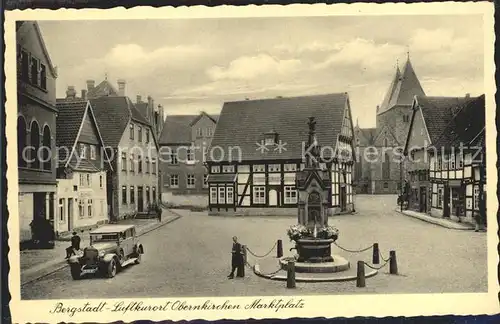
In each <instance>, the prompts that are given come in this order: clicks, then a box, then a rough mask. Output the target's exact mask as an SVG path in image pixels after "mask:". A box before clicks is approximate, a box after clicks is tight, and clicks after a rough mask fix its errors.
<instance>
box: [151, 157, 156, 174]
mask: <svg viewBox="0 0 500 324" xmlns="http://www.w3.org/2000/svg"><path fill="white" fill-rule="evenodd" d="M151 173H152V174H156V159H151Z"/></svg>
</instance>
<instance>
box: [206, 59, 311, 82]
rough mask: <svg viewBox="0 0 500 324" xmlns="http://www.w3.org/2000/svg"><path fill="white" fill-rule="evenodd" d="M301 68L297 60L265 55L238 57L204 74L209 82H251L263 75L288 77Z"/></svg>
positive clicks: (300, 63)
mask: <svg viewBox="0 0 500 324" xmlns="http://www.w3.org/2000/svg"><path fill="white" fill-rule="evenodd" d="M301 68H302V62H301V61H300V60H298V59H285V60H280V59H277V58H275V57H272V56H270V55H267V54H257V55H255V56H242V57H239V58H237V59H235V60H233V61H231V62H230V63H229V64H228V65H227V67H221V66H213V67H211V68H209V69H207V71H206V73H207V75H208V76H209V78H210V79H211V80H223V79H229V80H252V79H256V78H258V77H262V76H265V75H275V76H280V75H289V74H292V73H295V72H297V71H299V70H300V69H301Z"/></svg>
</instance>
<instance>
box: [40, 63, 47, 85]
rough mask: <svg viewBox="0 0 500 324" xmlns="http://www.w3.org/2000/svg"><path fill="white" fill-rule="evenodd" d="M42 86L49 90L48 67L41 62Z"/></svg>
mask: <svg viewBox="0 0 500 324" xmlns="http://www.w3.org/2000/svg"><path fill="white" fill-rule="evenodd" d="M40 88H42V89H43V90H47V68H46V67H45V65H44V64H40Z"/></svg>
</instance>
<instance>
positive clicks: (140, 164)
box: [137, 155, 142, 173]
mask: <svg viewBox="0 0 500 324" xmlns="http://www.w3.org/2000/svg"><path fill="white" fill-rule="evenodd" d="M137 173H142V156H140V155H139V156H138V157H137Z"/></svg>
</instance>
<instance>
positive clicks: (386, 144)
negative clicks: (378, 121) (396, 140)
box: [384, 138, 389, 147]
mask: <svg viewBox="0 0 500 324" xmlns="http://www.w3.org/2000/svg"><path fill="white" fill-rule="evenodd" d="M384 147H389V146H388V143H387V138H384Z"/></svg>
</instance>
